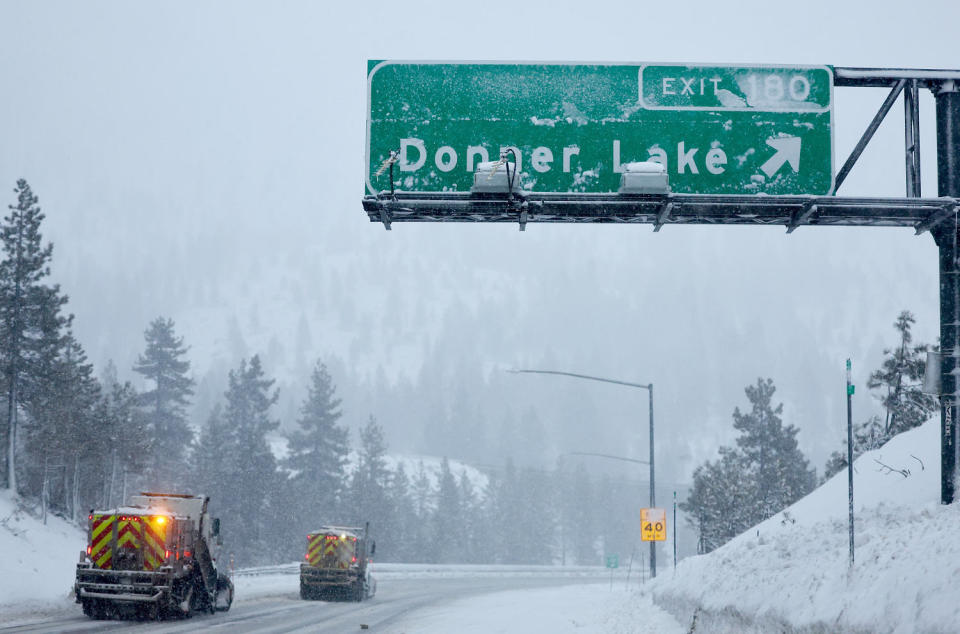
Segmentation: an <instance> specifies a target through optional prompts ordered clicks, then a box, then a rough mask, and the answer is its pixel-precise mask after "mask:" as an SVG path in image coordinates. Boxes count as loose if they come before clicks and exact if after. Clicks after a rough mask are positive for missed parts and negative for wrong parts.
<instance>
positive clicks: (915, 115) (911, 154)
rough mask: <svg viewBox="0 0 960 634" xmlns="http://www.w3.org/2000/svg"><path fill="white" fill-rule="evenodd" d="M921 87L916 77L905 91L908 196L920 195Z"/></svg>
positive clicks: (904, 111) (905, 147) (917, 196)
mask: <svg viewBox="0 0 960 634" xmlns="http://www.w3.org/2000/svg"><path fill="white" fill-rule="evenodd" d="M919 91H920V89H919V87H918V85H917V80H916V79H911V80H910V81H909V82H907V85H906V88H905V89H904V91H903V116H904V126H903V128H904V130H903V132H904V144H903V145H904V149H905V150H906V152H905V154H906V163H907V197H908V198H919V197H920V92H919Z"/></svg>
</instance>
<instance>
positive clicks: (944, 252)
mask: <svg viewBox="0 0 960 634" xmlns="http://www.w3.org/2000/svg"><path fill="white" fill-rule="evenodd" d="M934 95H935V98H936V103H937V188H938V192H939V195H940V196H950V197H960V86H958V85H957V83H956V82H954V81H953V80H947V81H944V82H943V83H942V84H941V85H940V86H938V87H936V88H935V89H934ZM934 240H936V243H937V247H938V248H939V250H940V254H939V255H940V350H941V357H940V359H941V361H940V363H941V365H940V373H941V379H942V386H943V387H942V390H941V394H942V396H941V399H940V502H941V503H942V504H950V503H952V502H953V500H954V493H955V484H956V483H955V473H956V468H957V454H956V451H957V442H956V432H957V423H956V421H957V403H958V396H957V373H958V372H960V262H958V257H960V251H958V249H957V223H956V222H952V223H951V222H944V223H943V224H942V225H941V226H940V227H938V228H937V230H936V231H935V232H934Z"/></svg>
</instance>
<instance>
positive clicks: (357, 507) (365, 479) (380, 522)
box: [348, 415, 397, 557]
mask: <svg viewBox="0 0 960 634" xmlns="http://www.w3.org/2000/svg"><path fill="white" fill-rule="evenodd" d="M386 453H387V444H386V441H385V440H384V438H383V428H382V427H380V425H379V424H378V423H377V419H375V418H374V417H373V415H371V416H370V418H369V419H368V420H367V424H366V426H364V428H363V429H361V430H360V451H359V453H358V460H357V467H356V469H354V472H353V475H352V477H351V480H350V492H349V505H348V506H349V507H350V508H351V509H352V512H353V521H354V522H355V523H356V525H357V526H363V525H364V524H365V523H366V522H370V526H371V527H372V530H373V531H374V532H376V533H377V534H378V535H380V536H381V537H380V539H379V540H378V548H379V549H380V551H379V552H381V553H382V554H385V555H386V556H388V557H389V556H390V550H391V546H392V545H393V543H394V540H395V539H396V537H397V535H396V533H394V532H393V531H392V530H391V527H390V526H389V522H390V517H391V509H390V500H389V498H388V496H387V485H388V480H389V477H390V472H389V471H388V470H387V464H386V459H385V458H384V456H385V455H386Z"/></svg>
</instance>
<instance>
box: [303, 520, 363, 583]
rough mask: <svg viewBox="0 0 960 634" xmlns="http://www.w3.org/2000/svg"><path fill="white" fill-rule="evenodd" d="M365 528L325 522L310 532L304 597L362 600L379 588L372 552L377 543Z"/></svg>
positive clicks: (304, 567) (304, 573) (304, 568)
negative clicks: (329, 524)
mask: <svg viewBox="0 0 960 634" xmlns="http://www.w3.org/2000/svg"><path fill="white" fill-rule="evenodd" d="M369 529H370V524H369V522H368V523H367V525H366V526H364V527H363V528H355V527H350V526H323V527H321V528H320V530H317V531H313V532H312V533H308V534H307V554H306V555H305V556H304V559H306V561H305V562H304V563H302V564H300V598H301V599H328V598H329V599H346V600H348V601H363V600H364V599H367V598H369V597H372V596H373V595H374V594H375V593H376V591H377V582H376V580H375V579H374V578H373V576H372V575H370V571H369V570H368V566H367V565H368V564H369V563H370V560H369V559H368V557H369V556H372V555H373V553H374V551H376V548H377V545H376V543H375V542H373V541H370V540H369V539H368V537H367V535H368V533H369Z"/></svg>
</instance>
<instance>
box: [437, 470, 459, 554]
mask: <svg viewBox="0 0 960 634" xmlns="http://www.w3.org/2000/svg"><path fill="white" fill-rule="evenodd" d="M437 487H438V490H437V510H436V513H434V516H433V529H434V532H433V545H434V546H433V547H434V548H435V549H436V560H437V561H438V562H439V563H442V564H452V563H459V562H460V559H461V556H462V553H461V545H462V544H463V528H464V527H463V523H462V517H461V514H460V512H461V507H460V489H459V487H458V486H457V480H456V478H454V477H453V473H452V472H451V471H450V461H449V460H447V458H446V456H444V458H443V461H442V462H441V463H440V474H439V482H438V484H437Z"/></svg>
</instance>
